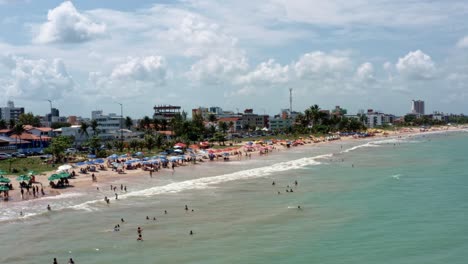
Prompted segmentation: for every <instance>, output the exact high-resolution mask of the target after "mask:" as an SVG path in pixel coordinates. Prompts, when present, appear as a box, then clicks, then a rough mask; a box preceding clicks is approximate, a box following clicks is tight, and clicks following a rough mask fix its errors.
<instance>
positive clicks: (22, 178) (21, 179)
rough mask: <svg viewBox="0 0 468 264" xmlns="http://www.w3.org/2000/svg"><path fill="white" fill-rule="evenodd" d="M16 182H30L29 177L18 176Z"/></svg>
mask: <svg viewBox="0 0 468 264" xmlns="http://www.w3.org/2000/svg"><path fill="white" fill-rule="evenodd" d="M16 180H17V181H29V180H31V177H29V176H28V175H20V176H18V178H16Z"/></svg>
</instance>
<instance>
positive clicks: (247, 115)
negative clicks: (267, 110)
mask: <svg viewBox="0 0 468 264" xmlns="http://www.w3.org/2000/svg"><path fill="white" fill-rule="evenodd" d="M240 118H241V123H242V128H243V129H245V128H248V129H249V130H260V129H263V128H265V127H266V128H270V122H269V120H270V116H268V115H257V114H254V113H253V109H245V110H244V113H243V114H242V115H241V117H240Z"/></svg>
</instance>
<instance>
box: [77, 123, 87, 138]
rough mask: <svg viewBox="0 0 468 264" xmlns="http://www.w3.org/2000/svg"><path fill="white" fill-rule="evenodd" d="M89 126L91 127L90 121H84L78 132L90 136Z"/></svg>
mask: <svg viewBox="0 0 468 264" xmlns="http://www.w3.org/2000/svg"><path fill="white" fill-rule="evenodd" d="M88 128H89V125H88V123H86V122H82V123H81V127H80V129H79V130H78V132H79V133H80V135H81V136H83V135H85V136H86V138H88V136H89V134H88Z"/></svg>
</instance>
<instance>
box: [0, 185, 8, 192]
mask: <svg viewBox="0 0 468 264" xmlns="http://www.w3.org/2000/svg"><path fill="white" fill-rule="evenodd" d="M9 190H10V187H8V186H6V185H0V192H6V191H9Z"/></svg>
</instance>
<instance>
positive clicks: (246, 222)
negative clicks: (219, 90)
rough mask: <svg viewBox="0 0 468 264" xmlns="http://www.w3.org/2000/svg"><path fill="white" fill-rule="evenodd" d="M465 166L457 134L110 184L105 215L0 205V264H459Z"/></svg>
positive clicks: (466, 234)
mask: <svg viewBox="0 0 468 264" xmlns="http://www.w3.org/2000/svg"><path fill="white" fill-rule="evenodd" d="M467 154H468V133H466V132H453V133H445V134H444V133H441V134H432V135H429V134H427V135H424V136H417V137H411V138H404V139H384V140H381V139H380V140H370V141H357V142H334V143H333V144H330V145H327V146H321V147H320V148H317V147H316V146H304V147H298V148H294V149H292V150H290V151H282V152H279V153H274V154H272V155H269V156H267V157H260V158H258V159H253V160H249V161H246V162H243V163H241V162H237V161H231V162H227V163H221V164H219V163H218V164H212V163H206V164H203V165H202V166H195V167H191V168H189V169H181V170H179V171H176V173H175V174H174V175H173V176H172V175H171V174H170V173H169V172H165V173H162V174H161V175H158V177H154V178H152V179H150V178H149V177H148V176H146V175H145V176H141V177H137V178H133V179H116V180H115V182H114V183H115V184H120V183H124V184H127V185H128V186H129V189H130V190H131V191H130V192H129V193H128V194H126V195H125V194H121V195H120V197H121V198H120V200H119V201H114V200H112V201H111V205H110V206H107V205H105V204H104V203H103V202H102V197H103V195H107V196H109V197H113V195H112V193H111V192H110V191H109V192H106V191H103V192H102V193H97V192H96V191H94V190H91V189H90V190H85V191H81V192H78V191H77V192H75V193H72V194H71V195H68V196H63V197H61V198H59V199H55V198H54V199H49V200H44V201H40V200H38V201H35V202H32V203H28V204H27V205H26V204H23V205H21V203H17V204H15V205H4V204H2V205H1V207H0V210H1V212H0V219H2V221H1V222H0V238H1V241H2V242H1V243H0V263H52V259H53V258H54V257H57V258H58V260H59V263H67V260H68V258H69V257H73V259H74V260H75V262H76V263H392V264H393V263H395V264H400V263H466V259H468V222H467V220H468V217H467V215H468V205H467V201H468V199H467V198H468V156H467ZM296 180H297V181H298V186H297V187H296V186H294V181H296ZM273 181H275V183H276V185H274V186H273V185H272V182H273ZM287 185H289V186H290V188H292V189H293V191H294V192H293V193H286V188H287V187H286V186H287ZM106 186H107V185H106ZM106 186H101V189H102V190H104V189H105V188H106ZM278 191H280V192H281V194H278ZM47 203H50V204H51V205H52V207H53V208H54V209H55V210H54V211H53V212H50V213H45V212H43V211H44V210H43V208H45V207H44V206H45V205H46V204H47ZM186 204H187V205H188V206H189V208H190V209H192V208H193V209H194V212H191V211H190V210H189V212H186V211H185V210H184V205H186ZM298 205H300V206H301V208H302V210H298V209H297V206H298ZM20 209H22V210H25V212H26V213H27V215H28V214H29V215H28V217H26V218H22V219H19V220H18V217H17V215H15V213H17V211H19V210H20ZM164 210H167V211H168V214H167V215H165V214H164V213H163V212H164ZM146 216H150V217H151V218H152V217H157V221H156V222H154V221H152V220H150V221H147V220H145V218H146ZM121 217H123V218H124V219H125V221H126V222H125V223H123V224H121V231H120V232H112V229H113V227H114V225H116V224H118V223H119V219H120V218H121ZM138 226H140V227H141V228H143V238H144V239H145V241H144V242H137V241H136V238H137V232H136V229H137V227H138ZM190 230H193V231H194V233H195V234H194V235H193V236H190V235H189V232H190Z"/></svg>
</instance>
